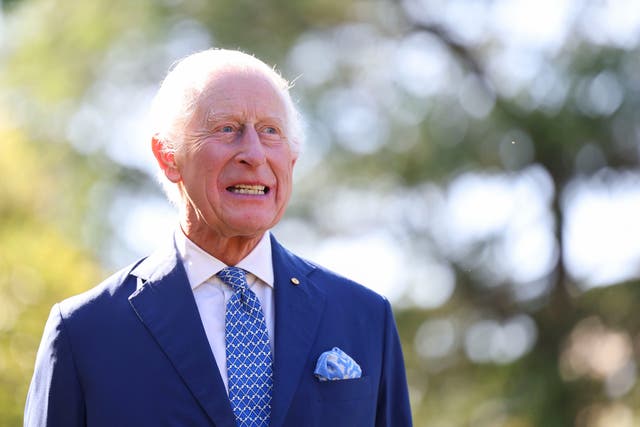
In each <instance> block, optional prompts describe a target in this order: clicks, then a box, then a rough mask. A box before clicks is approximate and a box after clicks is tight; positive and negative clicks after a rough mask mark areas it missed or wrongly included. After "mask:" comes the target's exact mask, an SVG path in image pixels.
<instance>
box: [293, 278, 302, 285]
mask: <svg viewBox="0 0 640 427" xmlns="http://www.w3.org/2000/svg"><path fill="white" fill-rule="evenodd" d="M291 283H293V284H294V285H296V286H298V285H299V284H300V280H298V278H297V277H292V278H291Z"/></svg>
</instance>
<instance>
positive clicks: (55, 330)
mask: <svg viewBox="0 0 640 427" xmlns="http://www.w3.org/2000/svg"><path fill="white" fill-rule="evenodd" d="M272 250H273V263H274V274H275V286H274V298H275V357H274V389H273V400H272V414H271V425H272V426H291V427H294V426H295V427H300V426H330V427H339V426H345V427H346V426H348V427H357V426H393V427H404V426H410V425H411V414H410V408H409V399H408V393H407V383H406V377H405V371H404V362H403V358H402V352H401V349H400V343H399V340H398V334H397V330H396V326H395V323H394V320H393V315H392V313H391V308H390V306H389V303H388V301H387V300H386V299H384V298H383V297H381V296H379V295H377V294H376V293H374V292H372V291H370V290H368V289H366V288H364V287H362V286H360V285H358V284H355V283H353V282H350V281H349V280H347V279H345V278H342V277H339V276H338V275H336V274H333V273H331V272H329V271H327V270H325V269H322V268H321V267H318V266H316V265H313V264H311V263H309V262H307V261H305V260H303V259H301V258H299V257H297V256H295V255H293V254H292V253H290V252H288V251H287V250H286V249H284V248H283V247H282V246H281V245H280V244H278V242H277V241H276V240H275V239H273V238H272ZM294 277H295V278H297V279H298V280H299V284H298V285H295V284H293V282H292V281H291V278H294ZM333 347H339V348H341V349H342V350H344V351H345V352H346V353H347V354H349V355H350V356H351V357H352V358H353V359H354V360H356V361H357V362H358V363H359V364H360V366H361V367H362V375H363V376H362V378H360V379H353V380H341V381H327V382H320V381H318V380H317V379H316V378H315V377H314V375H313V371H314V368H315V364H316V361H317V359H318V357H319V356H320V354H321V353H323V352H324V351H326V350H329V349H331V348H333ZM235 425H236V424H235V420H234V415H233V412H232V409H231V406H230V404H229V400H228V398H227V395H226V392H225V388H224V385H223V382H222V379H221V377H220V374H219V371H218V368H217V365H216V362H215V359H214V357H213V354H212V352H211V349H210V347H209V343H208V341H207V337H206V335H205V332H204V328H203V326H202V322H201V320H200V316H199V314H198V309H197V307H196V303H195V300H194V297H193V292H192V291H191V287H190V286H189V283H188V280H187V276H186V274H185V271H184V268H183V266H182V263H181V262H180V261H179V258H178V256H177V252H176V250H175V248H174V247H173V245H167V246H166V247H164V248H162V249H161V250H159V251H157V252H156V253H154V254H153V255H151V256H150V257H148V258H146V259H144V260H142V261H141V262H139V263H138V264H137V265H135V266H130V267H128V268H126V269H123V270H121V271H120V272H118V273H116V274H115V275H113V276H112V277H110V278H109V279H107V280H106V281H104V282H103V283H102V284H100V285H98V286H97V287H95V288H93V289H92V290H90V291H88V292H86V293H84V294H81V295H78V296H75V297H72V298H70V299H68V300H65V301H63V302H61V303H59V304H56V305H55V306H54V307H53V309H52V310H51V315H50V317H49V320H48V321H47V324H46V327H45V331H44V335H43V338H42V342H41V344H40V349H39V350H38V355H37V360H36V366H35V372H34V375H33V380H32V382H31V387H30V389H29V394H28V397H27V404H26V408H25V426H28V427H40V426H49V427H76V426H89V427H127V426H132V427H133V426H135V427H144V426H150V427H161V426H181V427H182V426H217V427H232V426H233V427H235Z"/></svg>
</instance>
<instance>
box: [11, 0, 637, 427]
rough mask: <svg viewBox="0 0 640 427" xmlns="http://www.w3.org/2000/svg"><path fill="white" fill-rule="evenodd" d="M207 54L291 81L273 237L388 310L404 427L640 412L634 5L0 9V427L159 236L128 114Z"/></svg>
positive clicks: (142, 150)
mask: <svg viewBox="0 0 640 427" xmlns="http://www.w3.org/2000/svg"><path fill="white" fill-rule="evenodd" d="M210 46H216V47H226V48H240V49H242V50H245V51H248V52H251V53H254V54H256V55H257V56H258V57H260V58H261V59H263V60H265V61H266V62H268V63H271V64H276V65H277V67H278V69H279V70H281V72H282V73H283V74H284V75H285V76H286V77H288V78H289V79H292V80H295V86H294V88H293V90H292V91H293V95H294V98H295V100H296V101H297V102H298V103H299V106H300V108H301V110H302V111H303V112H304V114H305V116H306V119H307V134H308V138H307V141H308V142H307V144H306V147H305V151H304V153H303V157H302V158H301V160H300V162H299V163H298V169H297V171H296V183H297V187H296V190H295V192H294V195H293V198H292V204H291V206H290V209H289V211H288V213H287V215H286V217H285V219H284V220H283V221H282V223H281V224H280V225H279V226H278V227H277V229H276V230H275V231H274V233H275V234H276V235H277V236H278V238H279V239H280V240H281V241H282V242H284V243H285V244H286V245H288V246H289V247H290V248H292V249H294V250H295V251H297V252H299V253H300V254H302V255H304V256H306V257H308V258H311V259H313V260H314V261H316V262H319V263H321V264H325V265H326V266H328V267H330V268H332V269H334V270H337V271H338V272H340V273H342V274H344V275H347V276H349V277H351V278H353V279H355V280H358V281H360V282H362V283H363V284H365V285H367V286H370V287H371V288H373V289H375V290H377V291H378V292H380V293H382V294H384V295H386V296H387V297H388V298H389V299H390V300H391V302H392V303H393V305H394V311H395V314H396V318H397V322H398V326H399V329H400V334H401V338H402V342H403V345H404V350H405V358H406V363H407V370H408V376H409V383H410V390H411V400H412V407H413V413H414V417H415V424H416V426H425V427H458V426H469V427H530V426H545V427H555V426H558V427H560V426H563V427H564V426H580V427H604V426H606V427H627V426H629V427H631V426H637V425H640V385H638V362H639V361H640V311H639V310H638V307H640V289H639V288H638V283H639V280H640V279H639V277H640V225H639V224H638V218H640V171H639V169H638V165H639V163H640V122H639V118H640V56H639V53H640V2H639V1H637V0H593V1H590V0H584V1H581V0H537V1H534V0H530V1H529V0H466V1H464V0H366V1H365V0H361V1H352V0H297V1H289V0H269V1H267V0H263V1H259V2H258V1H249V0H138V1H135V2H132V1H127V0H88V1H63V0H11V1H9V0H0V177H1V179H0V425H2V426H19V425H21V419H22V415H21V414H22V408H23V405H24V400H25V395H26V391H27V387H28V383H29V380H30V376H31V373H32V370H33V362H34V358H35V351H36V348H37V346H38V343H39V339H40V336H41V333H42V329H43V326H44V322H45V320H46V317H47V315H48V312H49V309H50V307H51V305H52V304H53V303H54V302H56V301H58V300H60V299H62V298H64V297H66V296H69V295H71V294H74V293H77V292H80V291H83V290H85V289H87V288H89V287H91V286H94V285H95V284H97V283H98V282H99V281H100V280H101V279H102V278H104V277H106V276H107V275H108V274H109V273H110V272H112V271H114V270H115V269H116V268H118V267H121V266H123V265H126V264H129V263H130V262H132V261H133V260H135V259H136V258H138V257H140V256H143V255H145V254H147V253H148V252H149V251H150V250H152V248H153V247H154V245H155V244H156V243H157V242H158V241H159V240H161V239H163V238H164V237H166V236H168V235H170V233H171V232H172V230H173V227H174V226H175V219H174V215H175V214H174V212H173V210H172V208H171V207H170V205H169V204H168V203H167V202H166V201H165V199H164V197H163V195H162V194H161V191H160V190H159V187H158V186H157V185H156V183H155V178H154V176H155V166H154V164H153V161H152V156H151V153H150V150H149V141H148V138H147V130H146V111H147V109H148V107H149V103H150V100H151V97H152V96H153V94H154V92H155V90H156V89H157V87H158V85H159V82H160V81H161V79H162V78H163V76H164V75H165V73H166V71H167V69H168V68H169V67H170V65H171V64H172V63H173V62H174V61H175V60H176V59H178V58H181V57H183V56H185V55H187V54H189V53H192V52H194V51H197V50H201V49H205V48H208V47H210Z"/></svg>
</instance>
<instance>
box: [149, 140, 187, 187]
mask: <svg viewBox="0 0 640 427" xmlns="http://www.w3.org/2000/svg"><path fill="white" fill-rule="evenodd" d="M151 150H152V151H153V155H154V156H155V158H156V161H157V162H158V166H160V169H162V171H163V172H164V175H165V176H166V177H167V179H168V180H169V181H171V182H174V183H176V182H179V181H180V180H181V179H182V177H181V176H180V170H178V165H177V164H176V156H175V153H174V152H173V151H169V150H167V149H166V144H165V143H164V142H163V141H161V140H160V139H158V137H157V136H156V135H154V136H153V137H152V138H151Z"/></svg>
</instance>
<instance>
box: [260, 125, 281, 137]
mask: <svg viewBox="0 0 640 427" xmlns="http://www.w3.org/2000/svg"><path fill="white" fill-rule="evenodd" d="M262 132H264V133H268V134H270V135H277V134H278V129H276V128H274V127H273V126H265V127H264V128H263V129H262Z"/></svg>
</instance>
